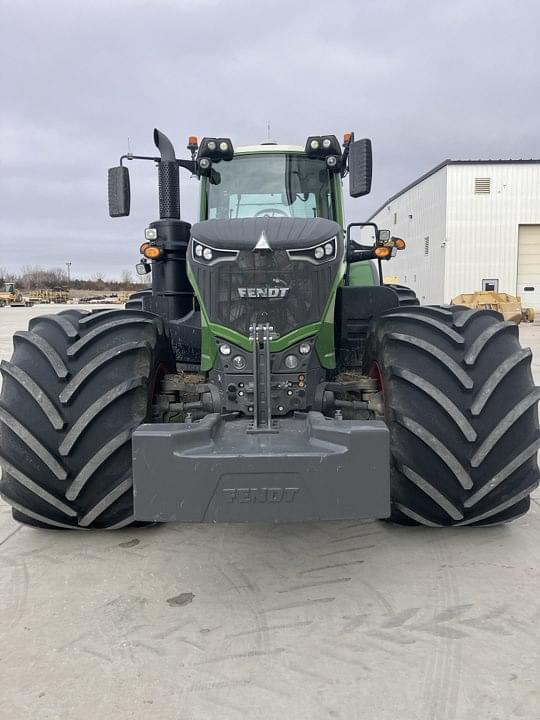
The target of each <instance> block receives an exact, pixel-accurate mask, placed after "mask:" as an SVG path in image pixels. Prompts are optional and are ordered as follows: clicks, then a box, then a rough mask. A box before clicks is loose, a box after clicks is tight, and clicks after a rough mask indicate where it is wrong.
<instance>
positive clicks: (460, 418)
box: [365, 306, 540, 526]
mask: <svg viewBox="0 0 540 720" xmlns="http://www.w3.org/2000/svg"><path fill="white" fill-rule="evenodd" d="M530 366H531V351H530V350H529V349H523V348H522V347H521V346H520V343H519V339H518V327H517V325H515V323H512V322H504V321H503V320H502V317H501V315H499V313H496V312H493V311H490V310H487V311H486V310H471V309H467V308H464V307H459V306H458V307H454V306H445V307H407V308H398V309H396V310H392V311H388V312H386V313H385V314H383V315H381V316H380V317H378V318H377V319H376V320H374V322H373V325H372V328H371V332H370V335H369V338H368V349H367V354H366V366H365V370H366V371H367V372H370V373H371V374H372V375H375V376H378V377H379V378H380V381H381V385H382V390H383V398H384V407H385V416H386V422H387V424H388V427H389V429H390V437H391V455H392V457H391V494H392V520H394V521H395V522H398V523H403V524H417V523H419V524H424V525H436V526H440V525H443V526H444V525H493V524H497V523H502V522H508V521H509V520H513V519H514V518H516V517H519V516H520V515H523V514H524V513H525V512H526V511H527V510H528V508H529V504H530V497H529V496H530V494H531V492H532V491H533V490H534V489H535V488H536V487H537V486H538V479H539V470H538V464H537V451H538V449H539V447H540V432H539V426H538V415H537V402H538V399H539V397H540V391H539V390H538V389H537V388H536V387H535V385H534V382H533V378H532V374H531V369H530Z"/></svg>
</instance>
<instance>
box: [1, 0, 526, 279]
mask: <svg viewBox="0 0 540 720" xmlns="http://www.w3.org/2000/svg"><path fill="white" fill-rule="evenodd" d="M539 8H540V5H539V3H538V2H537V0H527V1H525V0H522V1H519V2H510V1H509V0H505V2H499V1H498V0H497V1H492V0H466V1H462V0H449V2H446V3H442V2H439V1H438V0H431V1H430V2H419V1H410V2H397V1H395V0H377V1H376V2H372V1H370V0H363V1H362V2H360V1H359V0H346V1H339V0H334V2H319V1H316V2H313V1H312V2H308V1H304V2H295V1H294V0H265V2H258V1H257V0H249V1H248V0H227V1H226V2H225V1H217V0H189V1H186V0H146V1H143V0H130V1H128V0H108V1H107V2H104V1H102V0H84V1H83V0H70V1H69V2H52V1H47V0H41V1H39V2H29V1H28V0H0V41H1V42H0V60H1V62H0V82H1V97H0V115H1V117H0V164H1V178H0V180H1V187H0V211H1V212H0V249H1V254H0V266H4V267H8V268H9V269H11V270H16V269H18V268H19V267H21V266H22V265H26V264H41V265H47V266H59V265H62V264H63V263H64V262H65V261H67V260H70V261H72V263H73V267H72V273H73V274H74V275H78V276H80V277H84V276H89V275H91V274H92V273H93V272H95V271H96V270H103V271H104V272H105V274H106V275H107V276H109V277H113V276H118V275H119V273H120V272H121V270H122V269H124V268H132V267H133V264H134V263H135V262H136V260H137V259H138V254H137V249H138V246H139V244H140V243H141V242H142V240H143V234H142V233H143V228H144V227H145V224H146V223H147V222H149V221H151V220H154V219H156V218H157V198H156V184H155V169H154V166H153V165H152V164H151V163H131V164H130V171H131V184H132V215H131V217H130V218H122V219H119V220H112V219H110V218H109V217H108V213H107V207H106V170H107V167H108V166H110V165H116V164H117V162H118V157H119V156H120V155H121V154H122V153H124V152H125V151H126V150H127V137H128V136H129V138H130V142H131V148H132V151H134V152H137V153H140V154H153V152H154V150H153V144H152V130H153V128H154V126H157V127H158V128H160V129H161V130H162V131H163V132H165V133H166V134H167V135H169V136H170V137H171V139H172V140H173V142H174V143H175V145H176V150H177V155H178V156H180V157H182V156H184V157H185V156H186V155H185V153H186V151H185V145H186V139H187V136H188V135H189V134H197V135H198V136H199V137H202V136H203V135H218V136H229V137H231V138H232V140H233V143H235V144H237V145H241V144H242V145H243V144H249V143H255V142H258V141H260V140H261V139H263V138H264V137H265V134H266V124H267V121H270V123H271V134H272V136H273V138H274V139H275V140H276V141H278V142H286V143H300V144H304V142H305V139H306V137H307V136H308V135H310V134H322V133H335V134H336V135H338V137H341V134H342V133H343V132H344V131H347V130H354V131H355V132H356V136H357V137H364V136H368V137H371V138H372V139H373V146H374V181H373V192H372V194H371V195H370V196H368V197H367V198H363V199H359V200H355V201H349V202H348V203H347V211H348V220H362V219H365V218H367V216H368V215H369V214H370V212H371V211H373V210H374V209H376V207H378V205H380V204H381V203H382V202H383V201H384V200H385V199H386V198H387V197H388V196H389V195H391V194H393V193H394V192H396V191H397V190H399V189H400V188H401V187H402V186H403V185H405V184H407V183H408V182H409V181H411V180H413V179H414V178H416V177H417V176H418V175H420V174H421V173H423V172H424V171H426V170H427V169H429V168H430V167H432V166H433V165H436V164H437V163H439V162H440V161H441V160H443V159H444V158H447V157H451V158H454V159H456V158H457V159H469V158H509V157H513V158H529V157H539V156H540V147H539V135H540V133H539V127H540V124H539V118H540V93H539V89H540V70H539V68H540V51H539V43H538V30H539V28H540V9H539ZM196 194H197V182H196V181H195V180H190V179H189V176H188V174H187V173H185V175H184V179H183V183H182V199H183V217H184V219H186V220H189V221H195V220H196Z"/></svg>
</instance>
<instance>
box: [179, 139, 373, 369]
mask: <svg viewBox="0 0 540 720" xmlns="http://www.w3.org/2000/svg"><path fill="white" fill-rule="evenodd" d="M246 154H248V153H246ZM249 154H251V155H263V154H264V155H272V154H283V151H282V150H279V151H276V153H272V152H271V151H265V152H264V153H256V152H253V153H249ZM288 154H296V155H298V154H303V153H298V152H294V153H288ZM243 156H245V154H243ZM342 185H343V183H342V179H341V176H340V175H339V173H334V174H333V177H332V191H333V196H334V203H333V205H334V213H335V221H336V222H337V223H338V224H339V225H341V227H342V228H343V229H344V231H345V217H344V208H343V187H342ZM200 193H201V194H200V202H199V220H200V221H203V220H206V219H207V215H208V178H207V177H203V178H201V185H200ZM346 271H347V264H346V262H345V261H344V262H343V264H342V266H341V268H340V269H339V271H338V273H337V274H336V278H335V280H334V283H333V285H332V288H331V290H330V292H329V295H328V301H327V303H326V306H325V309H324V312H323V315H322V317H321V320H320V321H319V322H316V323H311V324H310V325H304V326H303V327H299V328H296V329H295V330H293V331H292V332H290V333H287V335H283V336H282V337H279V338H277V339H276V340H273V341H272V342H271V351H272V352H280V351H282V350H285V349H286V348H288V347H290V346H291V345H294V344H295V343H298V342H299V341H300V340H303V339H304V338H308V337H315V350H316V352H317V355H318V358H319V362H320V363H321V366H322V367H324V368H326V369H329V370H331V369H334V368H335V367H336V353H335V343H334V313H335V304H336V292H337V289H338V287H339V286H340V285H341V284H342V283H343V280H344V277H345V273H346ZM188 277H189V280H190V282H191V284H192V286H193V290H194V292H195V296H196V298H197V300H198V302H199V305H200V308H201V332H202V338H201V370H203V371H208V370H211V369H212V368H213V366H214V363H215V360H216V356H217V346H218V343H217V342H216V338H219V339H221V340H225V341H227V342H230V343H233V344H234V345H236V346H238V347H240V348H242V349H243V350H246V351H249V350H251V342H250V340H249V338H247V337H246V336H245V335H242V334H241V333H239V332H236V331H235V330H232V329H231V328H228V327H225V326H223V325H219V324H216V323H212V322H211V321H210V319H209V318H208V314H207V311H206V308H205V307H204V304H203V302H202V297H201V293H200V291H199V288H198V287H197V284H196V282H195V278H194V277H193V274H192V273H191V271H190V270H189V266H188ZM348 281H349V284H350V285H374V284H375V280H374V274H373V270H372V267H371V265H370V263H369V262H365V263H364V262H362V263H355V264H353V265H351V267H350V269H349V280H348Z"/></svg>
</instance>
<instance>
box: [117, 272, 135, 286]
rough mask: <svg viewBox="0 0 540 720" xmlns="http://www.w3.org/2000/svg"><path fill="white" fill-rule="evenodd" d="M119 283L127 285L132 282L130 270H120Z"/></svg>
mask: <svg viewBox="0 0 540 720" xmlns="http://www.w3.org/2000/svg"><path fill="white" fill-rule="evenodd" d="M120 284H121V285H128V286H129V285H132V284H133V273H132V272H131V270H122V272H121V273H120Z"/></svg>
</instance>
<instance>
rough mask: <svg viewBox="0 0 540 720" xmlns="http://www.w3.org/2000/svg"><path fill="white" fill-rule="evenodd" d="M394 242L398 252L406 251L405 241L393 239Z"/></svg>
mask: <svg viewBox="0 0 540 720" xmlns="http://www.w3.org/2000/svg"><path fill="white" fill-rule="evenodd" d="M392 240H393V241H394V247H395V248H397V249H398V250H405V248H406V246H407V244H406V242H405V240H403V239H402V238H392Z"/></svg>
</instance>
